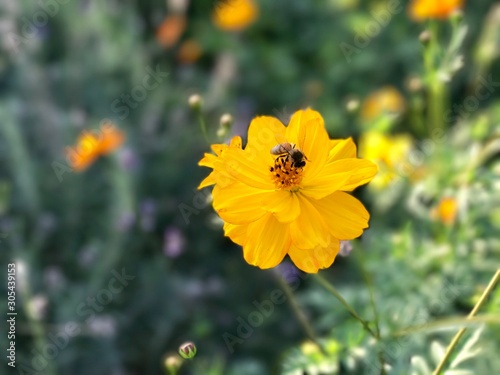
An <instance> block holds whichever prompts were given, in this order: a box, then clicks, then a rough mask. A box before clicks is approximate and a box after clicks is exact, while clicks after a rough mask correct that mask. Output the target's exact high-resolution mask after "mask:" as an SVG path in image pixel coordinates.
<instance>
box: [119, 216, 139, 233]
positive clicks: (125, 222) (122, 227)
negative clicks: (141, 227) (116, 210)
mask: <svg viewBox="0 0 500 375" xmlns="http://www.w3.org/2000/svg"><path fill="white" fill-rule="evenodd" d="M134 223H135V215H134V214H133V213H132V212H124V213H122V214H121V216H120V218H119V219H118V223H117V224H116V229H118V231H120V232H128V231H129V230H130V228H132V225H134Z"/></svg>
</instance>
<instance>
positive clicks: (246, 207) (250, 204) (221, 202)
mask: <svg viewBox="0 0 500 375" xmlns="http://www.w3.org/2000/svg"><path fill="white" fill-rule="evenodd" d="M268 194H269V192H267V191H265V190H260V189H255V188H253V187H250V186H247V185H245V184H243V183H241V182H238V181H235V182H234V183H233V184H231V185H228V186H226V187H221V186H219V185H218V184H217V185H215V187H214V190H213V192H212V198H213V206H214V209H215V211H217V213H218V214H219V216H220V217H221V218H222V220H224V221H226V222H228V223H231V224H248V223H251V222H253V221H255V220H258V219H260V218H261V217H262V216H264V215H265V214H266V211H265V210H263V209H262V202H263V201H264V200H265V198H266V195H268Z"/></svg>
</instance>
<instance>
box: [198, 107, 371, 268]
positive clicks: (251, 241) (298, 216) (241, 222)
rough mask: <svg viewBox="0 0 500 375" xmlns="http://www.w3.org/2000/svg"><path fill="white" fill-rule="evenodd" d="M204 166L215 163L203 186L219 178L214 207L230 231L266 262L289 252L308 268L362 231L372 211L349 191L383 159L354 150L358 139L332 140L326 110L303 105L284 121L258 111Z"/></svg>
mask: <svg viewBox="0 0 500 375" xmlns="http://www.w3.org/2000/svg"><path fill="white" fill-rule="evenodd" d="M212 149H213V150H214V152H215V154H216V155H213V154H205V157H204V158H203V159H202V160H201V161H200V163H199V164H200V165H202V166H206V167H209V168H212V169H213V171H212V173H210V175H209V176H208V177H207V178H206V179H205V180H203V182H202V183H201V184H200V186H199V188H202V187H205V186H209V185H215V187H214V189H213V192H212V196H213V207H214V209H215V210H216V212H217V213H218V214H219V216H220V217H221V218H222V220H223V221H224V232H225V235H226V236H228V237H229V238H231V240H233V242H235V243H237V244H239V245H241V246H243V254H244V258H245V260H246V261H247V262H248V263H249V264H252V265H255V266H258V267H260V268H272V267H275V266H276V265H278V264H279V263H280V262H281V261H282V260H283V258H284V257H285V255H287V254H288V255H289V256H290V258H291V259H292V261H293V262H294V263H295V265H296V266H297V267H298V268H300V269H301V270H303V271H305V272H310V273H315V272H317V271H318V270H319V269H321V268H327V267H329V266H330V265H331V264H332V263H333V261H334V259H335V257H336V255H337V253H338V251H339V247H340V240H350V239H353V238H356V237H358V236H360V235H361V234H362V232H363V229H365V228H367V227H368V219H369V214H368V212H367V211H366V209H365V208H364V206H363V205H362V204H361V202H359V201H358V200H357V199H356V198H354V197H352V196H351V195H350V194H348V193H347V192H349V191H352V190H353V189H355V188H356V187H357V186H360V185H363V184H365V183H367V182H369V181H370V180H371V179H372V178H373V177H374V176H375V174H376V173H377V166H376V165H375V164H374V163H372V162H370V161H368V160H363V159H358V158H357V157H356V146H355V145H354V142H353V141H352V139H350V138H349V139H342V140H330V139H329V138H328V133H327V132H326V129H325V126H324V121H323V118H322V117H321V115H320V114H319V113H318V112H316V111H313V110H310V109H308V110H305V111H302V110H301V111H297V112H296V113H295V114H294V115H293V116H292V118H291V120H290V124H289V125H288V126H287V127H285V126H284V125H283V124H282V123H281V122H280V121H279V120H277V119H275V118H273V117H267V116H262V117H256V118H255V119H254V120H253V121H252V123H251V124H250V127H249V130H248V142H247V145H246V147H245V148H244V149H243V148H242V146H241V138H239V137H234V138H233V140H232V141H231V144H230V145H213V146H212Z"/></svg>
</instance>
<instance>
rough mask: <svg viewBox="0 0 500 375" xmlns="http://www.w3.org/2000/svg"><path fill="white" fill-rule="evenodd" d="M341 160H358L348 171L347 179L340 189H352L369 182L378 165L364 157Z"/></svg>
mask: <svg viewBox="0 0 500 375" xmlns="http://www.w3.org/2000/svg"><path fill="white" fill-rule="evenodd" d="M343 160H358V161H357V162H356V163H354V164H355V165H356V167H355V168H353V169H352V171H351V172H349V175H350V177H349V180H348V181H347V182H346V183H345V185H344V186H343V187H342V188H341V189H340V190H343V191H352V190H354V189H355V188H357V187H358V186H361V185H364V184H366V183H368V182H370V181H371V180H372V179H373V177H375V175H376V174H377V172H378V166H377V165H376V164H375V163H373V162H371V161H370V160H366V159H343Z"/></svg>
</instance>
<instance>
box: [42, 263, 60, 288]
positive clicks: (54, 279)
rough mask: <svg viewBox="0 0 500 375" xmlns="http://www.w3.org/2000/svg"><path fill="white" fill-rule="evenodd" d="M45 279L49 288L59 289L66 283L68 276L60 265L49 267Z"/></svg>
mask: <svg viewBox="0 0 500 375" xmlns="http://www.w3.org/2000/svg"><path fill="white" fill-rule="evenodd" d="M43 280H44V282H45V285H46V286H47V289H54V290H59V289H61V288H64V286H65V284H66V278H65V277H64V275H63V273H62V270H61V268H60V267H58V266H50V267H47V268H46V269H45V271H44V273H43Z"/></svg>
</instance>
